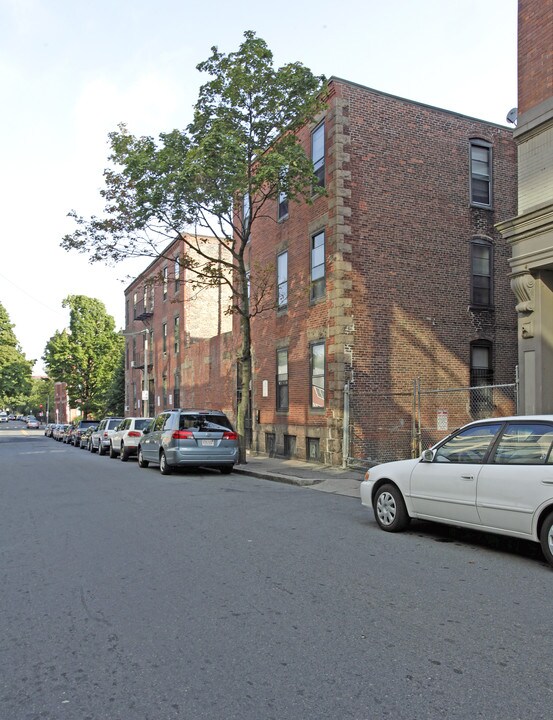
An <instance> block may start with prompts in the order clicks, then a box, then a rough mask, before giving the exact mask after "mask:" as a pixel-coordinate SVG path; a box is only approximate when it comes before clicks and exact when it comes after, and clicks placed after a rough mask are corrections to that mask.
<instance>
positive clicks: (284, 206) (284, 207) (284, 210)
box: [278, 192, 288, 220]
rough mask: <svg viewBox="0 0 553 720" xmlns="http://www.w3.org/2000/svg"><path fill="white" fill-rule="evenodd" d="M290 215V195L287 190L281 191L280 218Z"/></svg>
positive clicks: (279, 202) (279, 196)
mask: <svg viewBox="0 0 553 720" xmlns="http://www.w3.org/2000/svg"><path fill="white" fill-rule="evenodd" d="M286 217H288V195H286V193H285V192H279V194H278V219H279V220H282V219H283V218H286Z"/></svg>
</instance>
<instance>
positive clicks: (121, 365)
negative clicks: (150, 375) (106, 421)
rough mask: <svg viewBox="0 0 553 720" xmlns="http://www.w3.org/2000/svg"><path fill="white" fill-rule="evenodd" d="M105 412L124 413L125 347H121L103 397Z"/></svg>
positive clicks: (112, 413) (116, 414)
mask: <svg viewBox="0 0 553 720" xmlns="http://www.w3.org/2000/svg"><path fill="white" fill-rule="evenodd" d="M105 414H106V415H115V416H123V415H124V414H125V348H124V347H122V348H121V351H120V355H119V361H118V363H117V365H116V367H115V371H114V373H113V377H112V379H111V383H110V385H109V387H108V390H107V393H106V397H105Z"/></svg>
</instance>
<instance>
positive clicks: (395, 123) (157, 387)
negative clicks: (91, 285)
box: [125, 77, 517, 465]
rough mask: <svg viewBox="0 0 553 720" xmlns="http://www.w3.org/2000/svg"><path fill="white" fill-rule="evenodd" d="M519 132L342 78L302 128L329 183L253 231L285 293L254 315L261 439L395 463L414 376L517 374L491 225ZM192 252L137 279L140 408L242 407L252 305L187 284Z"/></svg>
mask: <svg viewBox="0 0 553 720" xmlns="http://www.w3.org/2000/svg"><path fill="white" fill-rule="evenodd" d="M512 135H513V133H512V130H511V129H509V128H507V127H503V126H499V125H495V124H492V123H488V122H484V121H482V120H478V119H475V118H471V117H466V116H464V115H461V114H458V113H453V112H449V111H447V110H443V109H439V108H434V107H430V106H428V105H423V104H420V103H417V102H413V101H411V100H407V99H404V98H399V97H395V96H392V95H389V94H386V93H383V92H378V91H376V90H373V89H371V88H367V87H363V86H360V85H358V84H355V83H351V82H348V81H346V80H342V79H340V78H336V77H334V78H331V80H330V82H329V93H328V105H327V108H326V109H325V111H324V112H322V113H321V114H320V116H319V117H318V118H317V119H316V122H315V123H314V124H313V125H312V126H309V127H307V126H306V127H304V128H303V129H302V130H301V131H300V133H299V138H300V141H301V142H302V144H303V146H304V148H305V151H306V152H307V153H308V154H309V155H310V156H311V157H312V160H313V166H314V171H315V174H316V176H317V178H318V182H319V183H320V185H322V186H324V188H325V194H324V195H322V196H317V197H314V198H313V201H312V203H304V202H302V203H298V202H293V201H288V199H287V198H286V197H284V196H283V195H281V196H280V197H279V198H278V201H275V202H274V206H273V207H272V210H271V211H270V212H269V213H268V214H266V216H265V217H264V218H263V219H262V220H261V221H258V222H257V223H256V225H255V226H254V227H253V229H252V236H251V242H250V243H249V249H248V261H249V263H250V269H251V277H250V280H251V287H252V293H255V283H256V273H255V269H256V268H259V267H262V268H264V271H265V273H266V271H267V269H271V272H272V273H273V277H274V287H273V293H274V300H275V303H274V305H275V307H274V309H271V310H268V311H266V312H264V313H262V314H260V315H258V316H256V317H254V318H252V355H253V375H252V384H251V388H250V389H249V392H250V406H251V447H252V449H253V450H254V451H259V452H266V453H269V454H278V455H284V456H289V457H298V458H301V459H309V460H313V461H320V462H325V463H330V464H333V465H340V464H342V462H343V461H344V458H346V457H347V458H354V459H359V460H363V461H366V460H382V459H391V458H390V457H386V456H385V455H384V452H383V442H386V441H387V440H388V439H389V438H390V437H391V436H393V435H397V437H398V438H401V440H400V442H399V443H397V444H396V446H395V449H394V452H395V453H396V456H399V457H401V456H403V457H405V456H408V455H409V453H410V450H411V447H410V439H411V426H412V424H413V385H414V382H415V381H422V382H423V383H424V384H425V387H430V388H441V389H444V390H447V389H451V388H456V387H461V388H467V387H471V386H477V385H486V386H488V385H492V384H502V383H512V382H513V381H514V378H515V367H516V363H517V343H516V323H517V319H516V313H515V311H514V307H513V303H512V302H511V290H510V285H509V277H508V275H509V251H508V248H507V246H506V244H505V243H504V242H503V241H502V239H501V236H500V234H499V232H498V231H497V230H496V228H495V225H496V224H497V223H498V222H499V221H501V220H504V219H506V218H509V217H511V216H512V215H513V214H514V212H515V210H516V146H515V143H514V141H513V136H512ZM179 252H181V249H180V248H177V247H172V246H171V247H169V248H167V251H166V252H165V253H164V254H163V257H162V258H160V259H159V260H156V261H154V262H153V263H152V264H151V265H150V266H149V267H148V268H147V269H146V271H145V272H144V273H142V274H141V276H140V277H139V278H137V279H136V280H135V281H134V282H133V283H132V284H131V285H130V286H129V287H128V288H127V290H126V292H125V295H126V302H127V330H126V335H127V368H128V372H127V412H128V414H131V413H138V414H149V415H153V414H154V413H155V412H157V410H158V409H160V408H163V407H167V406H177V405H179V404H180V405H181V406H184V405H187V406H191V405H204V406H207V407H220V408H222V409H223V410H225V412H227V413H228V414H229V416H230V417H234V416H235V411H236V403H237V396H238V394H239V393H240V392H242V391H243V389H242V388H240V387H239V386H238V373H237V357H238V345H239V325H238V319H237V318H236V317H234V318H232V317H229V316H225V315H224V307H225V304H226V303H225V301H223V299H222V298H211V303H212V305H211V309H208V307H207V303H204V302H203V301H202V302H200V303H196V305H195V306H194V305H193V304H192V300H193V296H192V295H191V294H190V293H188V294H187V291H186V290H185V286H186V283H185V284H181V285H180V286H178V287H177V284H176V280H177V278H176V277H175V273H176V272H177V270H176V267H177V266H176V264H174V263H172V262H171V257H172V256H173V255H172V254H173V253H174V255H175V257H176V255H177V254H178V253H179ZM149 278H158V281H157V282H154V283H149V282H148V280H149ZM265 279H266V278H265V276H264V280H265ZM148 288H152V290H150V289H148ZM151 303H153V307H152V306H151ZM177 318H178V322H177ZM225 321H226V322H231V323H232V331H231V332H227V330H230V329H231V328H230V327H229V326H227V325H225ZM177 326H178V330H177ZM193 328H194V329H193ZM141 393H144V395H143V397H144V398H147V402H148V408H147V409H148V412H146V408H144V406H143V403H144V402H146V400H142V394H141ZM141 403H142V404H141ZM513 410H514V407H513V405H512V403H511V404H510V405H508V404H507V405H505V403H503V401H502V400H501V399H500V396H499V395H494V396H493V397H492V396H485V401H484V404H483V405H482V402H481V401H479V402H478V403H473V402H472V400H471V399H469V400H468V401H467V402H466V403H465V404H464V407H463V417H462V419H461V415H460V414H459V417H457V415H456V414H455V413H453V414H450V417H449V423H450V426H451V423H458V424H460V422H464V421H466V420H468V419H470V418H471V417H474V416H478V415H481V414H482V413H483V412H486V413H487V414H494V413H495V412H497V413H504V412H507V411H513ZM439 412H442V415H441V416H440V417H441V418H442V420H443V416H444V415H443V410H441V411H440V410H439ZM427 422H428V423H430V424H431V423H434V424H436V417H435V416H433V417H430V418H428V419H427ZM438 427H441V428H442V429H449V428H448V427H447V425H446V426H445V427H444V426H443V424H442V425H441V426H440V425H438ZM443 434H444V433H443V432H442V433H441V435H442V436H443Z"/></svg>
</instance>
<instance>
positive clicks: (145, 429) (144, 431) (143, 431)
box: [142, 425, 150, 435]
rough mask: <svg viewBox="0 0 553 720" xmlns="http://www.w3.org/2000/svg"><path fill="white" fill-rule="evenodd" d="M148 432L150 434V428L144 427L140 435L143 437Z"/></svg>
mask: <svg viewBox="0 0 553 720" xmlns="http://www.w3.org/2000/svg"><path fill="white" fill-rule="evenodd" d="M149 432H150V426H149V425H146V427H145V428H144V430H142V434H143V435H147V434H148V433H149Z"/></svg>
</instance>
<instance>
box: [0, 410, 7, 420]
mask: <svg viewBox="0 0 553 720" xmlns="http://www.w3.org/2000/svg"><path fill="white" fill-rule="evenodd" d="M7 422H8V413H6V412H3V411H2V412H0V423H7Z"/></svg>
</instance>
